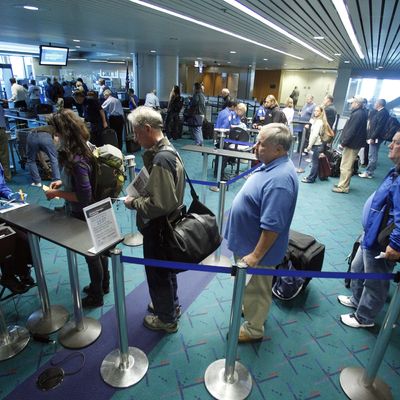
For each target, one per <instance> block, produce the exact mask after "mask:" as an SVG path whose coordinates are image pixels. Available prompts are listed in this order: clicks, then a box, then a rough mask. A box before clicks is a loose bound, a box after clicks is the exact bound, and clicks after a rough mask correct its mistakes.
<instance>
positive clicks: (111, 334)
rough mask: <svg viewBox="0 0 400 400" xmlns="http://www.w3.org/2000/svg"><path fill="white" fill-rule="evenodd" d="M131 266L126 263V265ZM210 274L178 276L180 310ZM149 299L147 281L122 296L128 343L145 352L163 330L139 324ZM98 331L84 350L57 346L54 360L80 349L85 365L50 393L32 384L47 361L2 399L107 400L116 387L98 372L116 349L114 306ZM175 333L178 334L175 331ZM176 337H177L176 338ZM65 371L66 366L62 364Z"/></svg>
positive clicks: (200, 290) (200, 273)
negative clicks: (93, 339)
mask: <svg viewBox="0 0 400 400" xmlns="http://www.w3.org/2000/svg"><path fill="white" fill-rule="evenodd" d="M130 267H132V268H134V267H133V266H128V265H126V268H130ZM213 277H214V274H212V273H202V272H195V271H187V272H185V273H182V274H179V275H178V294H179V299H180V303H181V305H182V311H185V310H186V309H187V308H188V307H189V305H190V304H191V303H192V302H193V301H194V300H195V299H196V298H197V296H198V295H199V294H200V293H201V292H202V291H203V290H204V288H205V287H206V286H207V285H208V284H209V283H210V281H211V280H212V279H213ZM149 301H150V297H149V293H148V288H147V283H146V282H143V283H141V284H140V285H139V286H138V287H137V288H135V289H134V290H133V291H132V292H131V293H129V295H128V296H126V314H127V321H128V339H129V345H130V346H132V347H138V348H139V349H141V350H143V351H144V352H145V353H146V354H149V353H150V352H151V351H152V349H153V348H154V347H155V346H156V345H157V344H158V343H159V342H160V340H161V339H162V338H163V337H164V334H163V333H160V332H152V331H150V330H148V329H146V328H145V327H144V326H143V325H142V321H143V317H144V316H145V315H146V313H147V304H148V303H149ZM100 321H101V325H102V333H101V335H100V337H99V338H98V339H97V341H96V342H94V343H93V344H91V345H90V346H89V347H87V348H85V349H79V350H74V351H72V350H65V349H61V350H60V351H59V352H58V353H57V354H56V358H57V360H60V359H63V358H64V357H65V356H67V355H68V354H70V353H71V352H75V351H80V352H82V353H84V354H85V358H86V361H85V366H84V367H83V369H82V371H81V372H79V373H78V374H76V375H72V376H66V377H65V378H64V381H63V382H62V384H61V385H60V386H58V387H57V388H55V389H52V390H51V391H50V392H41V391H40V390H39V389H38V388H37V387H36V380H37V377H38V376H39V374H40V373H41V372H42V371H43V370H45V369H46V368H48V367H50V366H51V364H50V362H47V363H46V364H44V365H43V366H42V367H41V368H40V369H38V370H37V371H36V372H35V373H34V374H33V375H32V376H31V377H29V378H28V379H26V380H25V381H24V382H23V383H21V384H20V385H19V386H18V387H17V388H15V389H14V390H13V391H12V392H11V393H10V394H9V395H8V396H7V397H6V398H5V399H7V400H25V399H27V398H34V399H35V400H41V399H46V400H48V399H50V398H52V399H54V398H57V400H69V399H71V398H72V399H74V398H75V399H96V400H108V399H110V398H111V397H112V396H113V395H114V393H115V392H116V391H117V389H114V388H112V387H110V386H108V385H107V384H106V383H104V382H103V380H102V379H101V375H100V366H101V363H102V361H103V359H104V358H105V356H106V355H107V354H108V353H110V352H111V351H112V350H114V349H116V348H118V334H117V320H116V314H115V309H114V307H112V308H111V309H110V310H109V311H108V312H106V313H105V314H104V315H103V316H102V317H101V319H100ZM178 335H179V333H178ZM176 340H179V337H177V338H176ZM63 367H64V368H65V370H66V371H68V369H67V367H68V366H67V365H65V366H63Z"/></svg>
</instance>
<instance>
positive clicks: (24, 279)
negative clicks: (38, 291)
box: [19, 274, 35, 287]
mask: <svg viewBox="0 0 400 400" xmlns="http://www.w3.org/2000/svg"><path fill="white" fill-rule="evenodd" d="M19 280H20V281H21V283H22V284H23V285H24V286H28V287H32V286H35V281H34V279H33V278H32V277H31V274H27V275H22V276H20V277H19Z"/></svg>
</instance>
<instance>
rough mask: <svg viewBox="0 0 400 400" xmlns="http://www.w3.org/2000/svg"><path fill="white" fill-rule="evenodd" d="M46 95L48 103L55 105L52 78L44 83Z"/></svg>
mask: <svg viewBox="0 0 400 400" xmlns="http://www.w3.org/2000/svg"><path fill="white" fill-rule="evenodd" d="M44 97H45V99H46V103H47V104H50V105H52V106H54V104H55V103H54V88H53V84H52V83H51V78H47V79H46V84H45V85H44Z"/></svg>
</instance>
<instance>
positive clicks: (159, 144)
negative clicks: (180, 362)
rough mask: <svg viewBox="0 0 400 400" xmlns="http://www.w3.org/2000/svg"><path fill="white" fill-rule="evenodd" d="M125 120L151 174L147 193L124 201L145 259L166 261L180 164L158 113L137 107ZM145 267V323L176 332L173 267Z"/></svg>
mask: <svg viewBox="0 0 400 400" xmlns="http://www.w3.org/2000/svg"><path fill="white" fill-rule="evenodd" d="M128 120H129V122H130V123H131V124H132V125H133V129H134V132H135V135H136V138H137V141H138V142H139V144H140V145H141V146H143V147H144V148H145V149H146V151H145V152H144V154H143V164H144V166H145V167H146V169H147V171H148V172H149V174H150V176H149V180H148V182H147V184H146V186H145V188H144V189H145V192H146V194H144V195H140V196H138V197H130V196H127V197H126V199H125V201H124V203H125V206H126V207H127V208H129V209H135V210H137V225H138V228H139V231H140V232H141V233H142V234H143V256H144V258H153V259H157V260H165V259H166V255H165V253H164V251H163V248H162V246H161V244H162V243H161V241H160V238H161V237H162V232H163V226H164V225H165V217H171V218H172V217H174V215H175V213H177V212H179V210H178V208H179V207H180V206H181V205H182V204H183V197H184V190H185V175H184V170H183V166H182V163H181V161H180V158H179V156H178V155H177V153H176V154H174V153H173V152H171V151H165V148H169V149H171V150H173V147H172V146H171V144H170V142H169V141H168V139H167V138H166V137H165V136H164V135H163V132H162V126H163V121H162V118H161V115H160V113H158V112H156V111H155V110H152V109H151V108H150V107H138V108H137V109H136V110H134V111H133V112H132V113H130V114H129V116H128ZM163 150H164V151H163ZM175 217H176V215H175ZM145 269H146V276H147V283H148V285H149V292H150V297H151V303H150V304H149V306H148V310H149V311H150V312H151V313H152V314H149V315H147V316H146V317H145V318H144V321H143V324H144V326H145V327H146V328H149V329H151V330H162V331H165V332H167V333H174V332H177V330H178V318H179V317H180V306H179V300H178V295H177V281H176V273H175V270H173V269H167V268H156V267H152V266H147V265H146V266H145Z"/></svg>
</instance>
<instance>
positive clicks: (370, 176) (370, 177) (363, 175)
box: [358, 172, 372, 179]
mask: <svg viewBox="0 0 400 400" xmlns="http://www.w3.org/2000/svg"><path fill="white" fill-rule="evenodd" d="M358 176H359V177H360V178H367V179H372V175H370V174H369V173H368V172H363V173H362V174H358Z"/></svg>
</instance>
